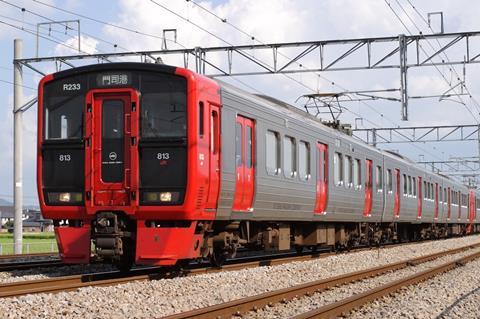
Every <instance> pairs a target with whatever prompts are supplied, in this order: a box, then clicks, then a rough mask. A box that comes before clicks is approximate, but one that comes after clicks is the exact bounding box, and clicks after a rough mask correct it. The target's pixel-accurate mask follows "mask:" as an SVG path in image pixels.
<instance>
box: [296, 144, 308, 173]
mask: <svg viewBox="0 0 480 319" xmlns="http://www.w3.org/2000/svg"><path fill="white" fill-rule="evenodd" d="M298 161H299V163H298V173H299V174H300V179H301V180H302V181H306V180H309V179H310V144H309V143H307V142H304V141H300V144H299V145H298Z"/></svg>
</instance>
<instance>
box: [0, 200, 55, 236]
mask: <svg viewBox="0 0 480 319" xmlns="http://www.w3.org/2000/svg"><path fill="white" fill-rule="evenodd" d="M14 216H15V212H14V208H13V204H12V203H9V202H7V201H5V200H2V201H1V202H0V229H1V228H3V227H4V225H5V224H6V223H7V222H10V221H11V222H13V219H14ZM22 220H23V231H25V232H43V231H53V221H52V220H50V219H44V218H43V216H42V214H41V212H40V210H38V209H35V208H24V209H23V212H22ZM8 228H9V229H10V228H13V227H11V226H10V227H8Z"/></svg>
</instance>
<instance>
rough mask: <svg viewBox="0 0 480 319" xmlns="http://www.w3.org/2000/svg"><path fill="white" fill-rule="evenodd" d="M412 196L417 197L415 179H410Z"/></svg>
mask: <svg viewBox="0 0 480 319" xmlns="http://www.w3.org/2000/svg"><path fill="white" fill-rule="evenodd" d="M412 186H413V196H414V197H417V178H416V177H412Z"/></svg>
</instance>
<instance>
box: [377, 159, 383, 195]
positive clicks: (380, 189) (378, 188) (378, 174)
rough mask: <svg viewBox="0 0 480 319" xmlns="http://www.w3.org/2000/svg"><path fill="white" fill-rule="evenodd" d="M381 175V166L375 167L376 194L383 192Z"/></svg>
mask: <svg viewBox="0 0 480 319" xmlns="http://www.w3.org/2000/svg"><path fill="white" fill-rule="evenodd" d="M382 177H383V173H382V166H380V165H377V167H376V168H375V185H376V187H377V193H382V192H383V178H382Z"/></svg>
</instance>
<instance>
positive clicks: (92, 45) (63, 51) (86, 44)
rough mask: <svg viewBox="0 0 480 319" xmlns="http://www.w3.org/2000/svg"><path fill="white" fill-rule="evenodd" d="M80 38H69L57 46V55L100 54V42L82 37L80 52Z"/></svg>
mask: <svg viewBox="0 0 480 319" xmlns="http://www.w3.org/2000/svg"><path fill="white" fill-rule="evenodd" d="M78 44H79V43H78V36H75V37H72V38H69V39H67V40H65V41H64V42H62V43H61V44H57V45H56V46H55V49H54V52H55V55H75V54H95V53H98V49H97V46H98V40H96V39H94V38H91V37H88V36H83V35H82V36H80V52H79V50H78Z"/></svg>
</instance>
